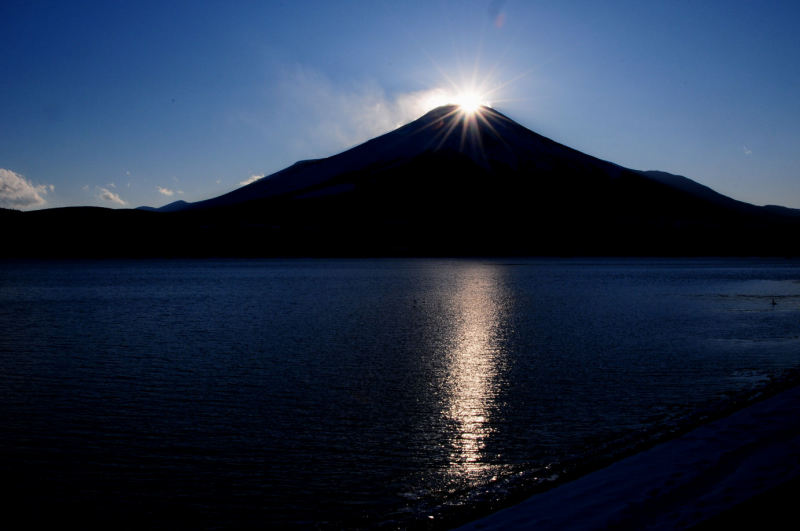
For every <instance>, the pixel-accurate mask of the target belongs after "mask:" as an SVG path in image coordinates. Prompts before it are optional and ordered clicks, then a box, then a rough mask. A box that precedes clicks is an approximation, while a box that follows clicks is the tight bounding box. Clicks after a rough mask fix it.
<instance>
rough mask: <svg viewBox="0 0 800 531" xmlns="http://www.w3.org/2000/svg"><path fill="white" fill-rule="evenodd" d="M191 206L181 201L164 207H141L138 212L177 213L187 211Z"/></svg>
mask: <svg viewBox="0 0 800 531" xmlns="http://www.w3.org/2000/svg"><path fill="white" fill-rule="evenodd" d="M189 205H190V203H187V202H186V201H184V200H182V199H179V200H177V201H173V202H172V203H169V204H167V205H164V206H162V207H157V208H154V207H149V206H140V207H139V208H137V209H136V210H146V211H148V212H177V211H178V210H183V209H185V208H186V207H188V206H189Z"/></svg>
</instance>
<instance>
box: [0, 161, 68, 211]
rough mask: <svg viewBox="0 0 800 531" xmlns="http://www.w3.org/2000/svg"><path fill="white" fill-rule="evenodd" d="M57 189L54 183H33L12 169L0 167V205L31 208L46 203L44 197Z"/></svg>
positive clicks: (3, 206)
mask: <svg viewBox="0 0 800 531" xmlns="http://www.w3.org/2000/svg"><path fill="white" fill-rule="evenodd" d="M53 190H55V186H53V185H52V184H38V185H36V184H33V183H32V182H30V181H29V180H27V179H26V178H25V177H23V176H22V175H20V174H19V173H16V172H14V171H11V170H7V169H5V168H0V207H2V208H19V209H24V208H31V207H37V206H42V205H44V204H45V203H46V202H47V200H46V199H45V198H44V197H42V196H43V195H46V194H47V192H52V191H53Z"/></svg>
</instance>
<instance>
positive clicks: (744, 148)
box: [742, 146, 753, 156]
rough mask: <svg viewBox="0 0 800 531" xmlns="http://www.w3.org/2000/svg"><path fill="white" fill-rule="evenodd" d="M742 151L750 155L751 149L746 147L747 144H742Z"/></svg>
mask: <svg viewBox="0 0 800 531" xmlns="http://www.w3.org/2000/svg"><path fill="white" fill-rule="evenodd" d="M742 152H744V154H745V155H747V156H750V155H752V154H753V151H752V150H750V149H748V148H747V146H742Z"/></svg>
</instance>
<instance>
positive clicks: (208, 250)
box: [12, 106, 800, 256]
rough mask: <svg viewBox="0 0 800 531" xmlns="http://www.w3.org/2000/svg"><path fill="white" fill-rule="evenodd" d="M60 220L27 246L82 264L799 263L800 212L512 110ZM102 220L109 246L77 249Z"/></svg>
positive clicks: (43, 221)
mask: <svg viewBox="0 0 800 531" xmlns="http://www.w3.org/2000/svg"><path fill="white" fill-rule="evenodd" d="M54 210H58V212H55V211H51V212H49V213H48V211H46V210H44V211H36V212H28V213H24V215H22V216H21V219H20V222H19V223H20V226H22V227H23V229H24V230H22V233H25V234H30V233H32V232H36V231H42V232H45V233H46V232H47V231H46V230H45V225H48V224H50V223H52V224H53V225H51V230H52V227H54V226H56V227H58V229H57V230H58V231H59V232H61V233H63V234H62V235H63V237H62V238H61V239H59V240H57V241H51V242H50V244H49V245H45V243H44V242H42V241H41V240H40V243H39V245H43V246H45V247H46V248H47V249H56V251H58V252H56V254H59V253H62V254H76V255H85V254H87V253H88V254H93V253H94V254H97V253H99V254H103V250H102V249H103V248H105V249H106V252H107V253H108V254H126V253H128V254H132V255H159V256H162V255H170V256H172V255H177V256H186V255H188V256H207V255H236V256H273V255H348V256H352V255H465V254H467V255H481V254H484V255H486V254H519V255H565V254H567V255H575V254H581V255H731V254H735V255H753V254H770V255H796V254H797V253H798V246H797V243H796V240H797V238H796V236H795V235H796V234H797V230H798V228H800V216H798V212H797V211H796V210H794V209H786V208H782V207H758V206H754V205H750V204H747V203H743V202H741V201H736V200H734V199H731V198H729V197H726V196H724V195H722V194H719V193H717V192H715V191H714V190H711V189H710V188H708V187H705V186H703V185H701V184H699V183H696V182H694V181H692V180H690V179H687V178H686V177H682V176H677V175H672V174H668V173H664V172H656V171H636V170H631V169H628V168H624V167H622V166H619V165H617V164H614V163H611V162H608V161H604V160H600V159H598V158H595V157H592V156H589V155H586V154H584V153H581V152H579V151H577V150H574V149H572V148H569V147H567V146H564V145H562V144H559V143H557V142H554V141H552V140H550V139H548V138H545V137H543V136H541V135H539V134H537V133H535V132H533V131H531V130H529V129H527V128H525V127H523V126H521V125H519V124H518V123H516V122H514V121H513V120H511V119H510V118H508V117H506V116H505V115H503V114H501V113H499V112H497V111H496V110H493V109H490V108H486V107H484V108H482V109H481V111H480V112H479V114H477V115H474V116H473V115H466V114H464V113H463V112H461V111H460V110H459V109H458V108H457V107H454V106H444V107H439V108H437V109H434V110H432V111H430V112H428V113H427V114H425V115H424V116H422V117H421V118H419V119H418V120H416V121H414V122H412V123H409V124H407V125H405V126H403V127H400V128H398V129H396V130H394V131H391V132H389V133H386V134H384V135H381V136H379V137H377V138H374V139H372V140H369V141H367V142H365V143H364V144H361V145H359V146H356V147H354V148H352V149H349V150H347V151H344V152H342V153H339V154H337V155H334V156H331V157H327V158H323V159H315V160H306V161H301V162H298V163H296V164H294V165H292V166H290V167H288V168H286V169H283V170H281V171H279V172H277V173H274V174H272V175H269V176H267V177H264V178H263V179H260V180H258V181H255V182H253V183H251V184H249V185H247V186H243V187H241V188H238V189H236V190H233V191H231V192H229V193H227V194H224V195H221V196H218V197H214V198H211V199H208V200H205V201H200V202H196V203H185V202H183V201H176V202H175V203H171V204H169V205H166V206H164V207H161V208H159V209H147V210H150V211H149V212H148V211H143V210H136V211H127V212H131V213H132V214H131V215H126V214H123V212H126V211H107V212H102V213H100V212H98V211H97V210H91V209H90V210H83V211H80V210H72V209H54ZM101 210H102V209H101ZM92 217H95V218H97V219H98V220H99V219H100V218H102V223H100V222H97V223H89V225H93V227H94V230H95V234H96V233H97V231H98V230H99V229H98V227H100V226H102V231H103V234H102V238H100V239H101V240H102V242H98V243H99V244H101V245H105V247H97V248H95V247H93V244H91V243H89V242H87V241H84V240H75V239H73V240H72V242H73V244H74V245H73V244H71V243H70V239H69V236H70V235H73V238H74V237H77V235H78V234H80V233H81V231H84V230H89V229H87V227H86V223H85V220H88V219H89V218H92ZM70 227H73V229H72V230H71V229H70ZM90 232H91V231H90ZM84 236H85V235H84ZM22 240H25V238H24V237H23V238H22ZM59 242H62V243H59ZM112 242H113V247H112ZM125 242H128V243H125ZM22 243H23V244H24V241H23V242H22ZM12 247H13V246H12ZM18 248H19V249H21V250H20V251H19V252H20V253H21V254H25V253H26V252H29V251H30V250H31V247H30V246H27V248H26V244H24V245H22V246H21V247H18ZM34 248H35V249H40V247H38V246H36V247H34ZM26 249H27V250H26Z"/></svg>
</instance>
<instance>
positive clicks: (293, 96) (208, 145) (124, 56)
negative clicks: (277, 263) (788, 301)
mask: <svg viewBox="0 0 800 531" xmlns="http://www.w3.org/2000/svg"><path fill="white" fill-rule="evenodd" d="M164 4H166V3H164ZM168 4H169V5H163V4H162V2H152V3H151V2H147V1H143V0H138V1H131V2H114V1H103V2H77V1H76V2H62V1H56V2H35V1H14V0H11V1H9V0H4V1H3V2H2V3H0V28H2V31H0V206H13V207H15V208H42V207H56V206H69V205H101V206H109V207H121V206H128V207H136V206H140V205H152V206H160V205H163V204H166V203H169V202H171V201H175V200H177V199H184V200H186V201H196V200H200V199H205V198H209V197H213V196H215V195H219V194H221V193H224V192H227V191H229V190H231V189H233V188H236V187H237V186H239V185H240V183H242V182H246V181H247V180H248V179H250V178H252V176H255V175H257V176H261V175H264V174H269V173H272V172H275V171H277V170H280V169H281V168H283V167H285V166H287V165H289V164H291V163H293V162H295V161H297V160H300V159H307V158H315V157H324V156H328V155H332V154H335V153H337V152H340V151H342V150H344V149H346V148H348V147H351V146H353V145H355V144H357V143H360V142H362V141H364V140H367V139H369V138H371V137H373V136H376V135H378V134H380V133H383V132H386V131H388V130H390V129H392V128H393V127H396V126H397V125H399V124H401V123H406V122H408V121H411V120H413V119H415V118H417V117H418V116H419V115H421V114H422V113H423V112H424V111H425V108H424V107H425V104H426V102H429V101H431V100H430V98H429V97H430V95H432V94H435V93H436V91H437V90H452V86H451V84H455V85H458V86H461V85H462V84H465V83H469V82H470V81H471V80H472V79H473V78H475V79H477V82H478V83H479V84H480V85H482V86H485V87H490V88H493V89H495V90H494V91H493V92H492V93H491V95H489V96H488V99H490V100H491V101H492V105H493V106H494V107H495V108H497V109H498V110H500V111H501V112H503V113H505V114H507V115H508V116H510V117H511V118H513V119H515V120H516V121H518V122H519V123H521V124H522V125H524V126H526V127H528V128H530V129H533V130H535V131H537V132H538V133H540V134H543V135H545V136H548V137H550V138H552V139H554V140H557V141H559V142H562V143H564V144H567V145H569V146H571V147H574V148H576V149H579V150H581V151H584V152H586V153H589V154H591V155H595V156H597V157H600V158H602V159H606V160H610V161H613V162H616V163H618V164H621V165H624V166H627V167H631V168H635V169H658V170H663V171H668V172H672V173H677V174H681V175H685V176H687V177H690V178H692V179H694V180H696V181H698V182H701V183H703V184H706V185H708V186H711V187H712V188H714V189H716V190H717V191H719V192H721V193H724V194H726V195H729V196H732V197H734V198H736V199H740V200H744V201H749V202H752V203H756V204H767V203H772V204H782V205H786V206H791V207H795V208H800V31H798V30H797V28H798V20H800V2H795V1H786V2H756V1H753V2H744V1H742V2H737V1H705V2H696V1H664V2H657V1H652V2H650V1H648V2H641V1H630V2H628V1H609V2H596V1H585V2H584V1H577V0H576V1H564V0H562V1H527V2H526V1H522V0H516V1H515V0H509V1H507V2H499V1H494V2H492V1H469V2H467V1H464V2H456V1H450V2H441V1H436V0H429V1H423V2H400V1H383V2H381V1H371V2H366V1H365V2H348V1H343V0H339V1H336V2H327V1H326V2H310V1H309V2H303V1H297V2H290V1H287V2H230V3H229V2H200V1H193V2H169V3H168ZM231 5H235V7H231ZM37 198H38V199H37Z"/></svg>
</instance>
